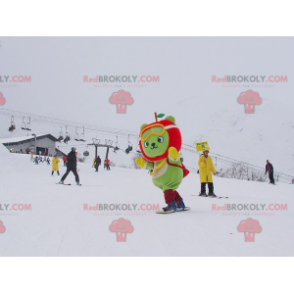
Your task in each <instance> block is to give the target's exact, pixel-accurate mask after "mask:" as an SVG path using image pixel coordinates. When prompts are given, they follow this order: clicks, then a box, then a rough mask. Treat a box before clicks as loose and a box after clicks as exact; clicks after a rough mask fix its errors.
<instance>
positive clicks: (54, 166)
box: [48, 155, 60, 176]
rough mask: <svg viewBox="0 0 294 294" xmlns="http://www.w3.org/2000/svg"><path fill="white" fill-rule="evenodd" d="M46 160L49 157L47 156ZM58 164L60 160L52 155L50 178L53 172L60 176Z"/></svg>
mask: <svg viewBox="0 0 294 294" xmlns="http://www.w3.org/2000/svg"><path fill="white" fill-rule="evenodd" d="M48 158H49V156H48ZM59 162H60V160H59V159H58V157H57V155H54V157H53V159H52V176H53V174H54V172H55V171H56V172H57V174H58V175H59V176H60V174H59V166H58V164H59Z"/></svg>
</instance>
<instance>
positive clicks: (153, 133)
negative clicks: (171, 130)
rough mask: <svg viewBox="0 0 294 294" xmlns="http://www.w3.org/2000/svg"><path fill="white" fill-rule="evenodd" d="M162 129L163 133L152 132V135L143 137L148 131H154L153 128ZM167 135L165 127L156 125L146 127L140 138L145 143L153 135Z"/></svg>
mask: <svg viewBox="0 0 294 294" xmlns="http://www.w3.org/2000/svg"><path fill="white" fill-rule="evenodd" d="M158 127H160V128H162V129H163V131H162V132H161V133H155V132H151V133H150V134H148V136H147V137H146V138H143V137H142V135H143V133H144V132H145V131H147V130H148V129H152V128H158ZM164 133H165V127H164V125H162V124H154V125H151V126H146V127H144V128H143V129H142V131H141V132H140V138H141V140H142V141H143V142H144V141H146V140H148V138H149V137H150V136H151V135H157V136H162V135H163V134H164Z"/></svg>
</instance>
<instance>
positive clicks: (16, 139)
mask: <svg viewBox="0 0 294 294" xmlns="http://www.w3.org/2000/svg"><path fill="white" fill-rule="evenodd" d="M36 137H37V140H40V139H43V138H49V139H51V140H52V141H54V142H56V141H58V140H57V138H55V137H54V136H52V135H51V134H41V135H37V136H36ZM34 139H35V137H34V136H32V135H30V136H24V137H13V138H4V139H0V143H2V144H8V143H22V142H25V141H33V140H34Z"/></svg>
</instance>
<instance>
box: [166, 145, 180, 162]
mask: <svg viewBox="0 0 294 294" xmlns="http://www.w3.org/2000/svg"><path fill="white" fill-rule="evenodd" d="M168 157H169V158H171V159H173V160H177V159H179V157H180V153H179V152H178V151H177V149H176V148H175V147H170V148H169V149H168Z"/></svg>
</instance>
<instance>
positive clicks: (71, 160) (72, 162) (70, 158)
mask: <svg viewBox="0 0 294 294" xmlns="http://www.w3.org/2000/svg"><path fill="white" fill-rule="evenodd" d="M70 172H73V174H74V175H75V178H76V183H77V185H80V178H79V175H78V173H77V155H76V148H75V147H72V148H71V152H69V153H68V155H67V169H66V173H65V174H64V175H63V176H62V178H61V180H60V182H59V184H64V180H65V179H66V177H67V176H68V174H69V173H70Z"/></svg>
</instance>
